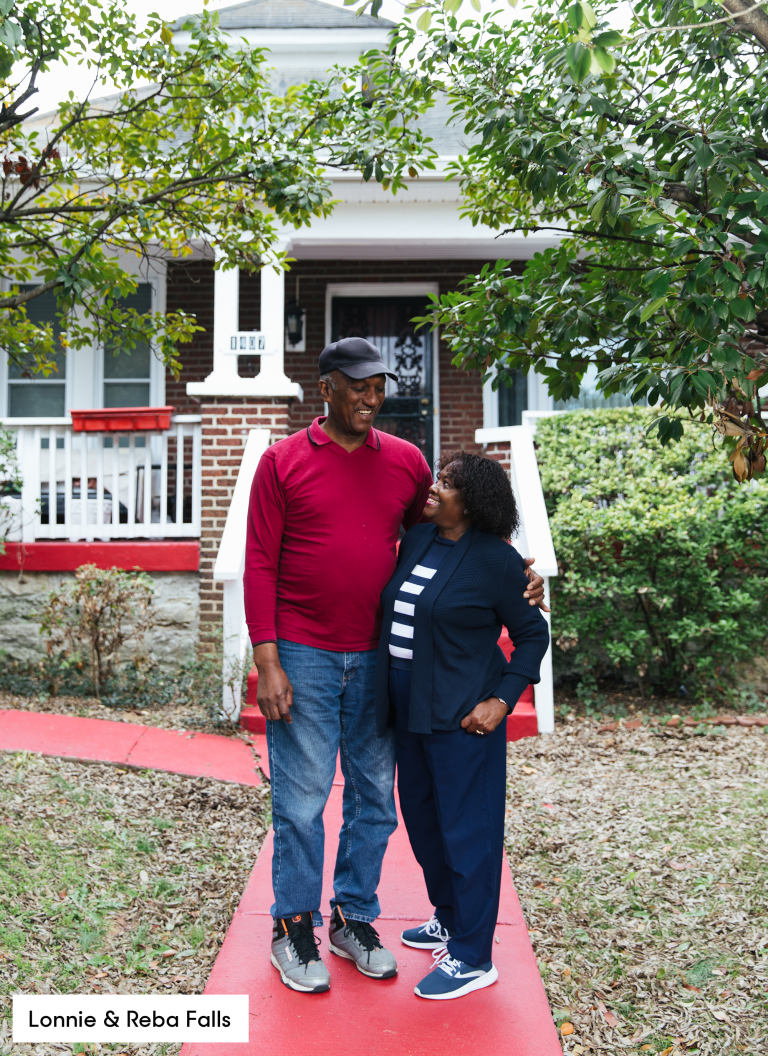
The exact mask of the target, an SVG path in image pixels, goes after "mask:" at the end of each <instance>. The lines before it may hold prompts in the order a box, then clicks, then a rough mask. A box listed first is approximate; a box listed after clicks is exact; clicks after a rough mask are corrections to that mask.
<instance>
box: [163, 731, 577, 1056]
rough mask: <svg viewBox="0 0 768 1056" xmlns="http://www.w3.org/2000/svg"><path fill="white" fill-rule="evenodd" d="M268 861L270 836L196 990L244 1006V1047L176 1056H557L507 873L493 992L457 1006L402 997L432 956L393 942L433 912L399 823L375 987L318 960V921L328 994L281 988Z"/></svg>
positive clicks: (329, 835) (334, 834) (329, 960)
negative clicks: (391, 973) (385, 958)
mask: <svg viewBox="0 0 768 1056" xmlns="http://www.w3.org/2000/svg"><path fill="white" fill-rule="evenodd" d="M263 740H264V739H263V738H261V737H258V738H255V746H256V750H257V752H258V753H259V755H260V756H261V758H262V760H264V762H263V764H262V765H263V766H265V767H266V755H267V753H266V746H265V745H264V743H263ZM265 772H266V769H265ZM341 786H342V779H341V776H340V774H339V773H337V775H336V781H335V782H334V787H333V791H332V793H331V798H330V800H329V803H328V807H327V809H326V813H325V822H326V854H325V862H326V868H325V887H324V899H325V900H326V905H325V906H324V907H323V909H324V912H325V911H327V908H328V907H327V899H328V898H329V897H330V892H331V891H332V886H331V877H332V873H333V862H334V860H335V856H336V845H337V843H338V832H339V829H340V827H341V795H342V787H341ZM271 854H272V834H271V833H270V835H269V836H268V838H267V839H266V840H265V841H264V846H263V848H262V851H261V854H260V855H259V858H258V860H257V862H256V865H255V867H254V870H253V872H252V873H251V877H250V880H249V881H248V885H247V887H246V889H245V892H244V893H243V898H242V900H241V902H240V905H239V906H238V908H237V910H236V912H235V915H234V917H233V920H232V924H231V925H230V928H229V931H228V932H227V937H226V939H225V940H224V945H223V946H222V949H221V952H220V953H219V956H218V958H217V960H216V963H215V965H214V968H213V971H212V973H211V976H210V979H209V980H208V985H207V986H206V988H205V993H206V994H243V993H246V994H248V995H249V996H250V1010H251V1040H250V1042H249V1043H248V1045H215V1044H211V1045H204V1044H196V1045H193V1046H189V1045H185V1046H184V1048H183V1049H182V1056H232V1054H234V1053H236V1052H242V1053H243V1056H264V1054H269V1056H502V1054H503V1056H561V1054H562V1049H561V1048H560V1044H559V1041H558V1037H557V1033H556V1030H555V1026H554V1024H553V1022H552V1016H551V1014H550V1011H549V1006H548V1004H547V998H546V994H545V993H544V987H543V985H542V983H541V978H540V976H539V972H538V969H537V967H536V959H535V957H534V954H533V950H532V948H531V944H530V940H529V938H528V931H527V928H526V926H525V921H524V920H523V914H522V912H521V909H520V903H519V902H518V900H517V895H516V893H515V889H514V887H513V886H512V876H511V874H510V871H509V868H508V866H506V865H505V866H504V876H503V880H502V890H501V906H500V909H499V923H498V926H497V929H496V937H497V939H498V941H497V942H496V943H495V944H494V954H493V959H494V962H495V963H496V965H497V967H498V969H499V976H500V978H499V982H498V983H496V984H495V985H494V986H491V987H488V989H486V990H481V991H478V992H477V993H475V994H470V995H469V996H467V997H466V998H461V999H459V1000H456V1001H425V1000H423V999H420V998H418V997H416V996H415V994H414V993H413V988H414V986H415V985H416V983H417V982H418V981H419V979H421V978H422V976H424V975H425V974H426V972H427V971H429V969H430V967H431V965H432V957H431V954H430V953H426V952H424V951H421V950H413V949H410V948H409V947H407V946H403V945H402V943H401V942H400V932H401V931H402V930H403V928H404V927H409V926H412V924H413V923H414V922H421V921H424V920H428V919H429V917H430V916H431V915H432V910H431V907H430V904H429V901H428V899H427V893H426V889H425V887H424V881H423V878H422V874H421V870H420V869H419V867H418V865H417V863H416V860H415V859H414V857H413V854H412V853H411V849H410V846H409V844H408V838H407V836H406V834H405V829H404V827H403V825H402V822H401V823H400V825H399V826H398V828H397V830H396V831H395V833H394V835H393V836H392V838H391V840H390V842H389V849H388V850H387V854H386V857H385V859H384V870H383V874H382V879H381V884H380V886H379V899H380V902H381V907H382V916H381V917H379V919H378V921H377V922H376V927H377V929H378V930H379V933H380V934H381V936H382V940H383V942H384V943H385V945H386V946H388V947H389V948H390V949H391V950H393V951H394V952H395V954H396V956H397V960H398V966H399V971H398V975H397V976H396V978H394V979H387V980H382V981H380V982H377V981H375V980H372V979H366V978H365V977H364V976H362V975H361V974H360V973H359V972H358V971H357V969H356V968H355V967H354V966H353V965H352V964H351V963H350V962H349V961H345V960H342V959H341V958H339V957H336V956H334V955H333V954H332V953H329V952H328V931H327V916H326V927H325V928H323V929H322V931H321V932H320V935H321V937H322V945H321V953H322V955H323V959H324V961H325V963H326V964H327V965H328V968H329V971H330V973H331V989H330V991H329V992H328V993H325V994H313V995H311V996H310V995H306V994H297V993H295V992H294V991H292V990H289V989H288V988H287V987H285V986H283V984H282V983H281V982H280V977H279V975H278V973H277V971H276V970H275V969H274V968H273V967H272V965H271V964H270V962H269V944H270V940H271V929H272V921H271V917H270V915H269V907H270V905H271V903H272V879H271Z"/></svg>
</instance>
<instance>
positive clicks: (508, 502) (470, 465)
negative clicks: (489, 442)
mask: <svg viewBox="0 0 768 1056" xmlns="http://www.w3.org/2000/svg"><path fill="white" fill-rule="evenodd" d="M448 466H450V467H451V472H450V478H451V483H452V484H453V486H454V487H455V488H458V490H459V491H460V492H461V494H462V497H463V499H464V506H465V507H466V509H467V511H468V513H469V516H470V517H471V518H472V525H473V527H475V528H477V529H478V530H479V531H481V532H490V533H491V535H498V536H499V537H500V538H501V539H509V538H510V537H511V536H513V535H514V534H515V533H516V532H517V529H518V528H519V527H520V517H519V515H518V512H517V503H516V502H515V496H514V495H513V493H512V485H511V484H510V482H509V477H508V476H507V474H506V473H505V472H504V469H503V468H502V466H501V464H500V463H499V462H496V461H495V459H493V458H484V457H483V456H482V455H471V454H470V453H469V452H468V451H449V452H448V454H445V455H443V456H442V458H441V459H440V461H439V462H438V464H437V468H438V471H439V470H444V469H447V468H448Z"/></svg>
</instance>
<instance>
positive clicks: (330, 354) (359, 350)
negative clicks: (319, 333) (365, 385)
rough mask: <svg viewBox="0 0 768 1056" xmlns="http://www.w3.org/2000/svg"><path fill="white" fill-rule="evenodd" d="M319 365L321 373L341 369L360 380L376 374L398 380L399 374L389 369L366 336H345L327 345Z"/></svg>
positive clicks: (321, 354)
mask: <svg viewBox="0 0 768 1056" xmlns="http://www.w3.org/2000/svg"><path fill="white" fill-rule="evenodd" d="M319 365H320V374H321V375H322V374H330V373H331V371H332V370H341V371H343V372H344V373H345V374H348V375H349V377H350V378H355V379H356V380H358V381H360V380H361V379H362V378H371V377H373V375H374V374H386V375H387V377H388V378H392V380H393V381H397V374H393V373H392V371H391V370H388V369H387V365H386V363H385V362H384V360H383V359H382V358H381V353H380V352H379V350H378V348H376V346H375V345H372V344H371V342H370V341H366V340H365V338H364V337H343V338H342V339H341V341H334V342H333V344H331V345H326V346H325V348H324V349H323V351H322V352H321V353H320V364H319Z"/></svg>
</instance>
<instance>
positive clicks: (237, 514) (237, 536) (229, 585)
mask: <svg viewBox="0 0 768 1056" xmlns="http://www.w3.org/2000/svg"><path fill="white" fill-rule="evenodd" d="M270 438H271V433H270V431H269V429H251V431H250V432H249V433H248V439H247V440H246V442H245V450H244V451H243V460H242V462H241V463H240V471H239V473H238V475H237V483H236V484H235V490H234V492H233V493H232V499H231V501H230V504H229V512H228V513H227V521H226V524H225V525H224V532H223V534H222V536H221V543H220V544H219V552H218V555H217V557H216V564H215V565H214V566H213V578H214V580H218V581H219V582H221V583H223V584H224V619H223V623H224V628H223V631H224V643H223V645H224V660H223V676H224V688H223V692H222V701H221V708H222V713H223V716H224V718H226V719H229V720H230V721H231V722H237V721H238V719H239V718H240V708H241V706H242V702H241V700H240V696H241V687H242V681H243V674H244V670H245V666H246V664H248V667H250V664H249V663H248V660H247V658H248V655H249V653H250V648H251V643H250V638H249V636H248V625H247V624H246V622H245V604H244V600H243V572H244V571H245V537H246V532H247V527H248V504H249V501H250V497H251V484H252V483H253V476H254V474H255V472H256V467H257V466H258V464H259V459H260V458H261V456H262V455H263V454H264V452H265V451H266V450H267V448H268V447H269V441H270Z"/></svg>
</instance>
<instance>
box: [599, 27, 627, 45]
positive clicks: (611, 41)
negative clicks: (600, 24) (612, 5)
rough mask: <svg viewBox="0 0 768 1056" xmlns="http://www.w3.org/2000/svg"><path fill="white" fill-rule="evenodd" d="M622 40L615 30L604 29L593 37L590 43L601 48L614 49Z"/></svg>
mask: <svg viewBox="0 0 768 1056" xmlns="http://www.w3.org/2000/svg"><path fill="white" fill-rule="evenodd" d="M623 39H624V38H623V37H622V35H621V33H617V32H616V30H615V29H606V30H603V32H602V33H598V34H597V35H596V36H594V37H593V38H592V43H593V44H599V45H600V47H601V48H615V47H616V45H617V44H621V42H622V41H623Z"/></svg>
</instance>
